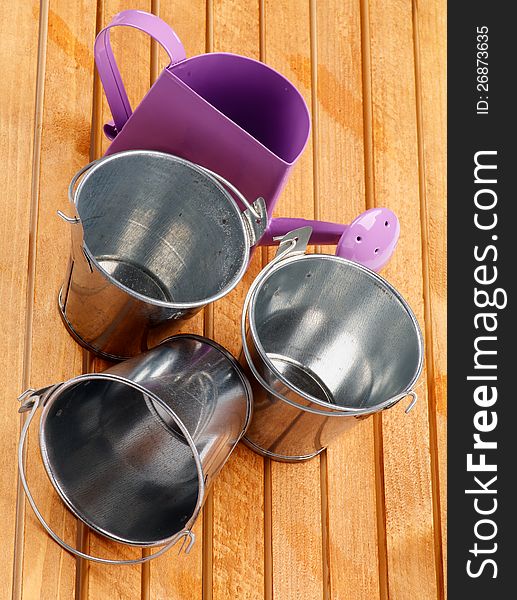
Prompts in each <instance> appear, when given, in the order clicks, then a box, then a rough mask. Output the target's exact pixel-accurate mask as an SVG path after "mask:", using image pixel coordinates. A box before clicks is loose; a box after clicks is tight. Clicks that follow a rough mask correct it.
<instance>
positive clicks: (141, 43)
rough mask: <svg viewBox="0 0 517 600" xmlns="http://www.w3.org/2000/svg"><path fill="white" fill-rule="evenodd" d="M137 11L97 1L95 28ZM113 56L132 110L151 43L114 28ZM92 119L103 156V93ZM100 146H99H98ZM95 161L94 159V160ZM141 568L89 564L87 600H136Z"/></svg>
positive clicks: (96, 365)
mask: <svg viewBox="0 0 517 600" xmlns="http://www.w3.org/2000/svg"><path fill="white" fill-rule="evenodd" d="M130 8H131V9H139V10H144V11H147V12H150V11H151V0H138V1H136V2H134V1H132V2H130V1H129V0H100V1H99V6H98V10H99V14H98V17H97V20H98V27H99V29H101V28H102V27H104V26H106V25H107V24H108V23H109V22H110V21H111V19H112V18H113V17H114V16H115V15H116V14H117V13H119V12H120V11H122V10H128V9H130ZM110 39H111V44H112V48H113V53H114V55H115V57H116V60H117V64H118V66H119V69H120V73H121V75H122V80H123V82H124V86H125V88H126V91H127V94H128V97H129V100H130V102H131V106H132V107H133V108H134V107H136V106H137V104H138V103H139V102H140V100H141V99H142V98H143V96H144V95H145V94H146V92H147V90H148V89H149V84H150V73H151V43H150V39H149V36H147V35H145V34H143V33H141V32H139V31H136V30H134V29H132V28H131V29H130V28H127V27H119V28H115V29H113V30H112V31H111V35H110ZM96 100H97V101H98V98H97V99H96ZM94 115H99V117H100V122H96V120H95V119H94V123H93V127H92V131H93V132H94V140H92V146H93V147H94V148H102V152H104V151H105V150H106V149H107V147H108V145H109V140H107V139H106V138H105V137H104V135H103V134H102V125H103V124H104V123H105V122H107V121H109V120H110V119H111V113H110V110H109V107H108V104H107V101H106V97H105V95H104V92H102V105H101V110H100V111H99V110H98V109H96V110H94ZM99 142H100V143H99ZM95 158H97V157H95ZM92 364H93V370H94V371H102V370H105V369H106V368H107V367H108V366H109V364H108V363H106V362H105V361H101V360H98V359H95V360H94V361H93V363H92ZM89 549H90V552H91V553H92V554H94V555H98V556H105V557H110V558H114V559H118V560H121V559H124V560H126V559H135V558H139V557H141V556H142V550H141V549H139V548H132V547H128V546H124V545H122V544H117V543H114V542H110V541H109V540H107V539H106V538H104V537H102V536H99V535H97V534H95V533H93V532H90V535H89ZM142 572H143V567H142V566H139V565H135V566H126V567H123V568H121V567H119V566H109V565H99V564H96V563H91V564H90V565H88V572H87V578H88V581H87V585H86V586H85V587H86V589H87V594H88V598H91V599H92V600H97V599H98V598H110V599H113V600H115V599H118V598H120V600H122V599H124V600H132V599H134V600H137V599H139V598H140V597H141V592H142V585H143V583H142Z"/></svg>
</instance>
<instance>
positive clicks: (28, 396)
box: [18, 384, 196, 565]
mask: <svg viewBox="0 0 517 600" xmlns="http://www.w3.org/2000/svg"><path fill="white" fill-rule="evenodd" d="M58 386H59V384H57V385H54V386H49V387H48V388H44V389H42V390H38V391H36V390H33V389H28V390H26V391H25V392H23V394H22V395H21V396H20V397H19V398H18V400H20V401H21V402H22V406H21V408H20V412H27V411H29V410H30V412H29V415H28V417H27V419H26V420H25V423H24V424H23V427H22V431H21V434H20V442H19V445H18V470H19V474H20V481H21V484H22V486H23V489H24V491H25V495H26V496H27V500H28V501H29V504H30V505H31V508H32V510H33V511H34V514H35V515H36V518H37V519H38V521H39V522H40V523H41V525H42V527H43V529H45V531H46V532H47V533H48V534H49V535H50V537H51V538H52V539H53V540H54V541H55V542H57V543H58V544H59V545H60V546H61V547H62V548H63V549H64V550H66V551H67V552H70V553H71V554H73V555H74V556H77V557H79V558H84V559H86V560H91V561H93V562H98V563H102V564H108V565H138V564H141V563H145V562H148V561H150V560H153V559H154V558H158V556H161V555H162V554H165V552H167V550H169V549H170V548H172V546H174V544H176V543H177V542H178V541H179V540H180V539H181V538H184V540H183V543H182V544H181V547H180V552H181V551H182V550H183V549H184V547H185V544H187V540H188V544H187V546H186V548H185V553H186V554H188V553H189V552H190V549H191V548H192V546H193V544H194V542H195V539H196V537H195V534H194V533H193V532H192V531H190V530H189V529H185V530H183V531H181V532H180V533H178V534H177V535H176V536H175V537H174V538H173V539H172V540H171V541H170V542H168V543H167V544H166V545H165V546H162V547H161V548H160V549H159V550H157V551H156V552H154V553H153V554H147V555H146V556H142V557H141V558H133V559H128V560H116V559H111V558H103V557H100V556H92V555H91V554H87V553H85V552H81V551H80V550H77V548H74V547H73V546H70V544H67V543H66V542H65V541H64V540H63V539H61V538H60V537H59V536H58V535H57V533H56V532H55V531H54V530H53V529H52V527H51V526H50V525H49V524H48V523H47V521H46V520H45V518H44V517H43V515H42V514H41V512H40V510H39V508H38V506H37V505H36V501H35V500H34V498H33V496H32V493H31V491H30V489H29V484H28V482H27V474H26V468H25V461H26V456H25V455H26V452H25V444H26V441H27V435H28V432H29V427H30V425H31V422H32V420H33V418H34V415H35V413H36V411H37V410H38V408H39V406H40V402H41V399H42V398H43V399H44V398H45V397H47V396H48V394H49V393H50V392H51V391H52V390H53V389H55V388H56V387H58ZM165 408H166V409H167V405H165Z"/></svg>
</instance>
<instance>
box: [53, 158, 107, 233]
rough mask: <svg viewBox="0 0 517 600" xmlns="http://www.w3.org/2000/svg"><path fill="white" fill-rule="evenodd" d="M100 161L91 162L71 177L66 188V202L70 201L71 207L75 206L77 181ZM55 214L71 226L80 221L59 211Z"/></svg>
mask: <svg viewBox="0 0 517 600" xmlns="http://www.w3.org/2000/svg"><path fill="white" fill-rule="evenodd" d="M100 160H102V159H101V158H98V159H97V160H92V162H90V163H88V164H87V165H85V166H84V167H82V168H81V169H79V171H77V173H76V174H75V175H74V176H73V177H72V180H71V181H70V184H69V186H68V200H69V201H70V204H71V205H72V206H75V201H74V193H75V186H76V185H77V183H78V181H79V179H81V177H82V176H83V175H84V174H85V173H86V171H89V170H90V169H91V168H92V167H93V165H95V164H97V163H98V162H99V161H100ZM57 214H58V216H59V217H61V219H63V221H64V222H65V223H70V224H71V225H75V224H76V223H79V222H80V221H81V220H80V219H79V217H77V216H75V217H69V216H68V215H65V213H64V212H63V211H61V210H58V211H57Z"/></svg>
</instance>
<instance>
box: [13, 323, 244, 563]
mask: <svg viewBox="0 0 517 600" xmlns="http://www.w3.org/2000/svg"><path fill="white" fill-rule="evenodd" d="M20 398H21V400H22V402H23V403H22V407H21V408H20V411H28V410H30V414H29V417H28V419H27V420H26V422H25V424H24V426H23V430H22V434H21V437H20V444H19V453H18V462H19V469H20V476H21V481H22V485H23V487H24V490H25V492H26V494H27V498H28V500H29V502H30V504H31V506H32V508H33V510H34V512H35V514H36V516H37V517H38V519H39V521H40V522H41V524H42V525H43V527H44V528H45V529H46V531H47V532H48V533H49V534H50V536H51V537H52V538H53V539H54V540H55V541H56V542H58V543H59V544H60V545H61V546H62V547H63V548H65V549H66V550H68V551H69V552H71V553H72V554H74V555H76V556H80V557H82V558H86V559H89V560H93V561H96V562H102V563H109V564H133V563H140V562H145V561H148V560H151V559H152V558H156V557H157V556H160V555H161V554H163V553H164V552H166V551H167V550H168V549H169V548H170V547H171V546H173V545H174V544H175V543H176V542H177V541H178V540H180V539H182V538H190V543H189V544H188V547H187V551H188V550H189V549H190V546H191V545H192V543H193V541H194V534H193V533H192V526H193V524H194V522H195V521H196V518H197V516H198V514H199V511H200V510H201V507H202V506H203V501H204V498H205V497H206V493H207V490H208V489H209V488H210V486H211V484H212V482H213V480H214V478H215V477H216V475H217V474H218V472H219V471H220V469H221V468H222V466H223V465H224V463H225V462H226V460H227V459H228V457H229V455H230V453H231V452H232V450H233V449H234V447H235V446H236V444H237V443H238V441H239V440H240V439H241V437H242V435H243V434H244V432H245V430H246V428H247V426H248V423H249V420H250V416H251V408H252V395H251V389H250V386H249V383H248V381H247V379H246V377H245V376H244V374H243V372H242V369H241V367H240V365H239V364H238V362H237V361H236V360H235V359H234V358H233V356H231V355H230V354H229V353H228V352H227V351H226V350H225V349H224V348H222V347H221V346H219V345H218V344H216V343H215V342H212V341H211V340H208V339H206V338H202V337H199V336H194V335H178V336H175V337H172V338H170V339H168V340H166V341H165V342H163V343H162V344H160V345H159V346H157V347H156V348H154V349H152V350H150V351H148V352H146V353H144V354H142V355H140V356H138V357H136V358H132V359H130V360H127V361H125V362H122V363H119V364H117V365H116V366H113V367H111V368H110V369H108V370H107V371H105V372H103V373H98V374H97V373H91V374H87V375H80V376H79V377H74V378H73V379H70V380H69V381H66V382H64V383H59V384H56V385H53V386H50V387H48V388H45V389H42V390H39V391H34V390H28V391H27V392H25V393H24V394H22V396H21V397H20ZM39 406H41V407H42V412H41V416H40V422H39V443H40V449H41V455H42V458H43V463H44V465H45V469H46V471H47V474H48V476H49V478H50V481H51V483H52V485H53V486H54V487H55V489H56V490H57V492H58V494H59V495H60V496H61V498H62V500H63V501H64V503H65V504H66V506H67V507H68V508H69V509H70V510H71V511H72V512H73V513H74V514H75V515H76V516H77V517H78V518H79V519H80V520H81V521H83V522H84V523H86V524H87V525H88V527H90V528H91V529H93V530H94V531H96V532H97V533H99V534H101V535H103V536H105V537H107V538H109V539H110V540H114V541H117V542H121V543H123V544H130V545H132V546H141V547H151V546H162V547H161V548H160V549H159V550H158V551H156V552H155V553H154V554H150V555H148V556H145V557H142V558H138V559H134V560H113V559H109V558H103V557H98V556H92V555H89V554H87V553H84V552H81V551H79V550H77V549H76V548H74V547H72V546H70V545H69V544H68V543H66V542H65V541H64V540H62V539H61V538H60V537H59V536H58V535H57V534H56V533H55V532H54V531H53V530H52V528H51V527H50V526H49V525H48V524H47V522H46V521H45V519H44V517H43V516H42V514H41V513H40V511H39V509H38V508H37V505H36V502H35V500H34V499H33V497H32V494H31V492H30V489H29V485H28V483H27V479H26V474H25V449H24V447H25V442H26V438H27V434H28V430H29V427H30V424H31V421H32V419H33V417H34V416H35V414H36V411H37V409H38V407H39ZM183 543H184V544H185V539H184V542H183Z"/></svg>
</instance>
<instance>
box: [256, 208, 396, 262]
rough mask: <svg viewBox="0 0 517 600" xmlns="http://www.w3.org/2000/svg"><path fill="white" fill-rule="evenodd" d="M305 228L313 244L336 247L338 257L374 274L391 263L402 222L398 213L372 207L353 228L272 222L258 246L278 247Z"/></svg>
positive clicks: (305, 221)
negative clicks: (279, 243) (310, 229)
mask: <svg viewBox="0 0 517 600" xmlns="http://www.w3.org/2000/svg"><path fill="white" fill-rule="evenodd" d="M306 226H309V227H312V235H311V239H310V243H311V244H337V248H336V256H341V258H347V259H348V260H353V261H355V262H358V263H361V264H362V265H364V266H365V267H368V268H369V269H371V270H372V271H380V270H381V269H382V267H384V265H385V264H386V263H387V262H388V260H389V259H390V258H391V255H392V254H393V251H394V250H395V247H396V246H397V242H398V240H399V234H400V223H399V220H398V219H397V216H396V215H395V213H393V212H392V211H391V210H389V209H388V208H371V209H370V210H367V211H365V212H364V213H361V214H360V215H359V216H358V217H356V218H355V219H354V220H353V221H352V223H350V225H341V224H339V223H327V222H324V221H308V220H306V219H285V218H280V219H272V220H271V222H270V223H269V226H268V228H267V230H266V233H265V234H264V236H263V237H262V239H261V240H260V242H259V244H260V245H261V246H272V245H275V244H277V243H278V241H277V240H278V239H279V238H281V237H282V236H284V235H285V234H286V233H288V232H289V231H292V230H293V229H298V228H299V227H306Z"/></svg>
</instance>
